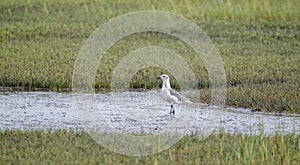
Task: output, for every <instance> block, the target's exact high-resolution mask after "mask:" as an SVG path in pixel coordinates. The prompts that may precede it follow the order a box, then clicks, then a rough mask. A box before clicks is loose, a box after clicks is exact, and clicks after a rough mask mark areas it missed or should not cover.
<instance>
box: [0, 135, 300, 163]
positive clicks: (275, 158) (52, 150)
mask: <svg viewBox="0 0 300 165" xmlns="http://www.w3.org/2000/svg"><path fill="white" fill-rule="evenodd" d="M0 139H1V141H0V160H1V162H2V163H6V164H19V163H22V164H36V163H39V164H297V163H299V161H300V137H299V136H298V135H295V134H290V135H283V134H281V133H278V134H276V135H275V136H273V137H264V136H263V134H260V135H257V136H254V135H250V136H246V135H242V134H235V135H229V134H226V133H221V134H212V135H210V136H209V137H208V138H207V139H205V140H203V141H199V140H198V136H196V135H189V136H185V137H184V138H183V139H181V140H180V141H179V142H178V143H177V144H175V145H174V146H172V147H171V148H170V149H168V150H166V151H163V152H161V153H157V154H154V155H150V156H143V157H132V156H125V155H121V154H118V153H113V152H111V151H109V150H107V149H106V148H104V147H102V146H100V145H99V144H97V143H96V142H95V141H94V140H93V139H92V138H91V137H90V136H89V135H88V134H87V133H84V132H76V133H75V132H72V131H71V132H70V131H62V130H59V131H55V132H44V131H11V130H6V131H1V132H0Z"/></svg>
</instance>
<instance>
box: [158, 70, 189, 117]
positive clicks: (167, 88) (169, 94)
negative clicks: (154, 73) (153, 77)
mask: <svg viewBox="0 0 300 165" xmlns="http://www.w3.org/2000/svg"><path fill="white" fill-rule="evenodd" d="M157 79H162V80H163V84H162V88H161V91H160V95H161V97H162V98H163V99H164V100H166V101H167V102H169V103H171V109H170V114H173V115H174V114H175V110H174V106H173V104H178V103H180V102H190V103H191V102H192V101H191V100H190V99H188V98H186V97H184V96H182V95H181V94H180V93H178V92H177V91H175V90H173V89H172V88H171V85H170V80H169V76H168V75H166V74H163V75H161V76H160V77H157Z"/></svg>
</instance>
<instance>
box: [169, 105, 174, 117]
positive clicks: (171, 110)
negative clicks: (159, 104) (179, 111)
mask: <svg viewBox="0 0 300 165" xmlns="http://www.w3.org/2000/svg"><path fill="white" fill-rule="evenodd" d="M170 114H173V115H175V110H174V107H173V105H171V109H170Z"/></svg>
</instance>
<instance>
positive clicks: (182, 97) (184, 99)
mask: <svg viewBox="0 0 300 165" xmlns="http://www.w3.org/2000/svg"><path fill="white" fill-rule="evenodd" d="M169 92H170V95H171V96H175V97H177V98H178V101H183V102H192V101H191V100H190V99H188V98H186V97H184V96H182V95H181V94H180V93H179V92H177V91H175V90H173V89H169Z"/></svg>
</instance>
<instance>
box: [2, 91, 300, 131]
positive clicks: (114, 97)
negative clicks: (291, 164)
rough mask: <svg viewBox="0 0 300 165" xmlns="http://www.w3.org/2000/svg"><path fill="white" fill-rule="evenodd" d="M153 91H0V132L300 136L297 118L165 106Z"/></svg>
mask: <svg viewBox="0 0 300 165" xmlns="http://www.w3.org/2000/svg"><path fill="white" fill-rule="evenodd" d="M158 94H159V92H158V91H156V90H152V91H147V92H111V93H107V94H66V93H54V92H1V93H0V100H1V101H0V130H5V129H20V130H29V129H33V130H57V129H72V130H81V129H85V130H94V129H97V130H99V131H103V132H122V133H156V132H169V133H171V132H186V133H193V132H207V133H211V132H220V131H224V132H227V133H245V134H259V133H260V131H262V130H263V131H264V134H265V135H274V134H276V132H284V133H285V134H289V133H293V132H294V133H296V134H300V116H299V115H296V116H292V115H291V116H285V115H280V114H271V113H252V112H251V111H250V110H249V109H244V108H230V107H227V108H224V107H218V106H209V105H207V104H196V103H192V104H180V105H175V110H176V114H175V115H174V116H173V115H169V114H168V113H169V108H170V107H169V105H168V104H167V103H166V102H164V101H163V100H161V99H160V97H159V96H158Z"/></svg>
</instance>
